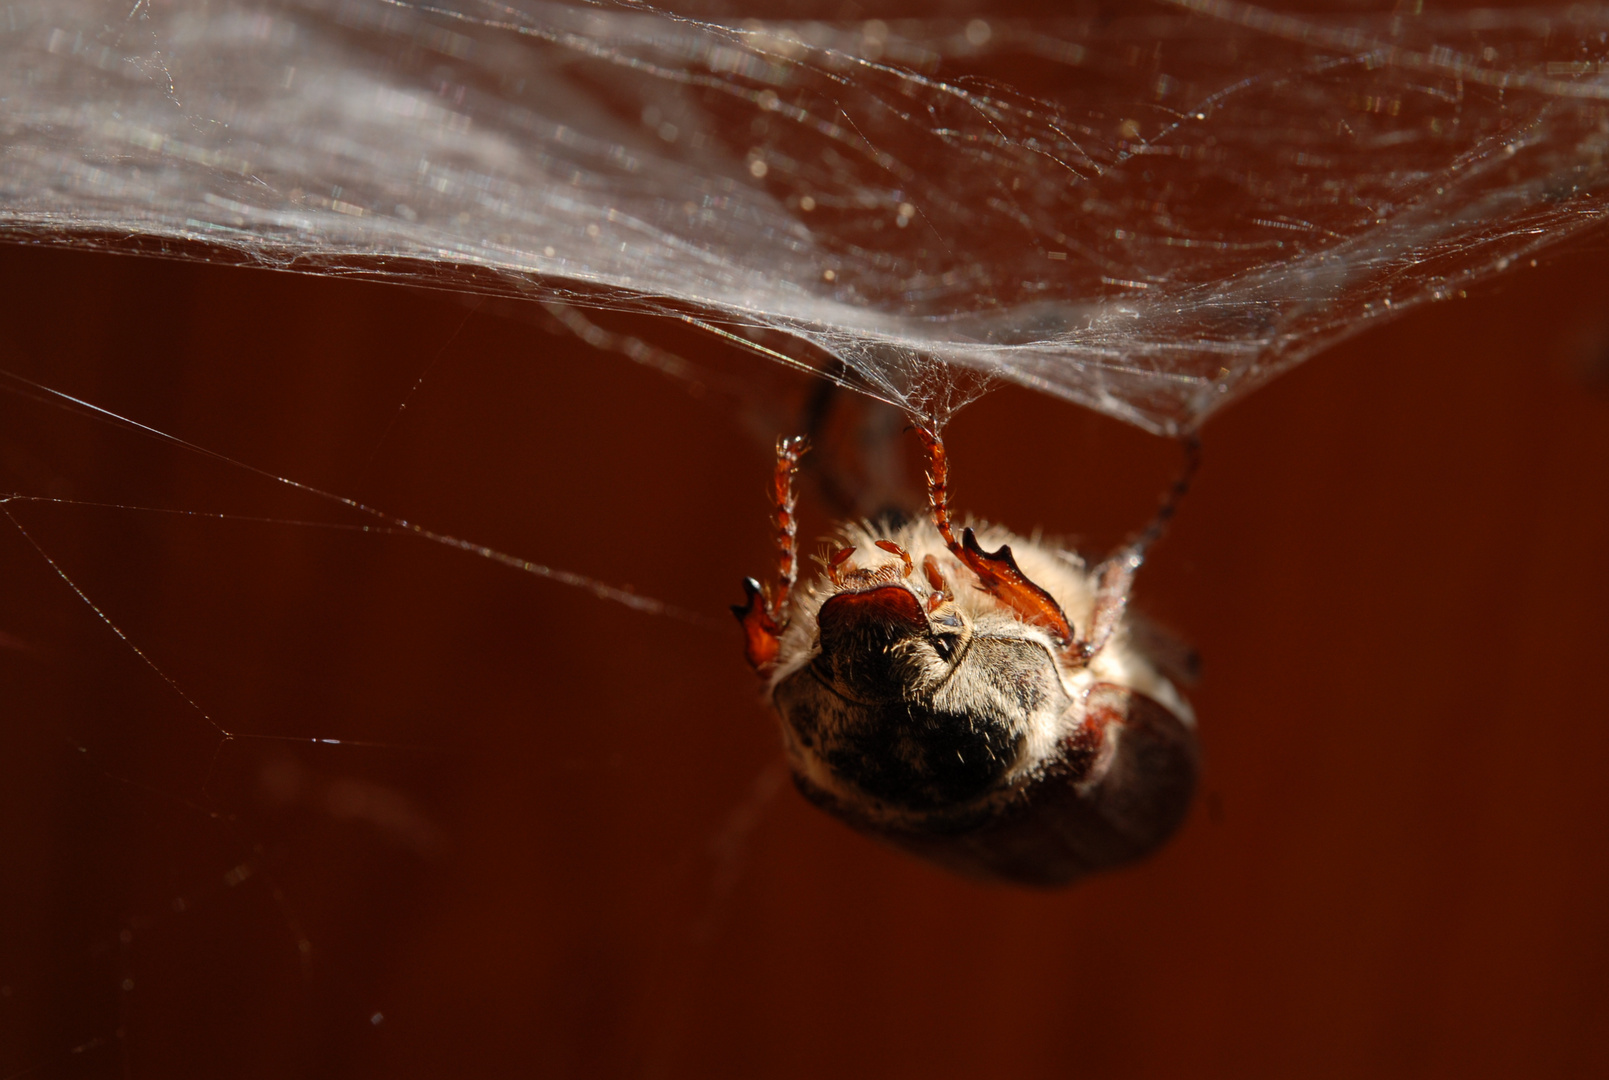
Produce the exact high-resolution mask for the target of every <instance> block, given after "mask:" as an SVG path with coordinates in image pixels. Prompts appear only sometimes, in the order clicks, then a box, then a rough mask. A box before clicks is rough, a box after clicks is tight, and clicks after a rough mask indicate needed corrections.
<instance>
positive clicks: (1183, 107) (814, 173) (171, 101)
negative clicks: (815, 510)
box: [0, 0, 1609, 429]
mask: <svg viewBox="0 0 1609 1080" xmlns="http://www.w3.org/2000/svg"><path fill="white" fill-rule="evenodd" d="M1192 9H1195V10H1192ZM1606 25H1609V14H1606V13H1605V12H1604V11H1603V9H1601V8H1592V7H1588V6H1577V7H1573V8H1570V9H1569V10H1568V11H1565V10H1562V9H1561V10H1559V11H1528V10H1527V11H1514V12H1491V13H1459V14H1441V15H1429V14H1427V15H1422V16H1415V17H1406V16H1390V17H1385V16H1381V17H1377V18H1356V17H1354V18H1349V19H1346V20H1344V21H1338V22H1327V21H1323V20H1318V21H1311V20H1309V21H1300V20H1295V19H1287V18H1280V17H1276V16H1273V15H1269V14H1265V13H1263V12H1260V11H1258V10H1256V9H1251V8H1244V7H1240V6H1237V5H1233V4H1218V3H1210V2H1207V0H1200V2H1197V3H1193V4H1187V5H1184V6H1183V7H1182V8H1170V7H1166V6H1162V7H1158V8H1155V9H1154V10H1148V11H1145V12H1144V13H1142V14H1131V15H1127V16H1124V17H1121V18H1116V19H1097V18H1093V17H1090V18H1077V17H1070V18H1064V19H1057V20H1051V21H1043V20H1040V21H1031V22H1024V21H1012V20H996V21H990V20H986V19H973V20H954V21H948V22H912V23H906V22H899V21H895V22H892V23H884V22H881V21H878V20H871V21H866V22H863V23H860V24H856V25H852V26H851V25H831V24H826V23H766V22H756V21H749V22H744V23H741V24H734V25H712V24H708V23H703V22H695V21H691V20H688V19H682V18H673V17H669V16H666V15H662V14H659V13H655V12H652V11H648V10H645V9H643V8H640V7H636V6H633V5H610V4H600V5H573V6H572V5H563V4H535V3H525V4H513V5H505V4H495V3H484V2H473V0H449V2H445V3H440V4H419V3H410V2H382V0H338V2H336V0H332V2H327V3H326V2H319V0H313V2H305V3H304V2H274V3H268V2H241V3H225V4H209V5H206V6H205V7H203V6H201V5H190V4H183V3H175V4H155V5H153V4H148V3H144V2H140V3H136V4H134V5H133V6H132V10H131V9H130V7H129V5H127V4H125V3H123V2H121V0H117V2H104V3H103V2H96V0H67V2H63V0H39V2H34V3H29V2H23V3H18V4H14V5H12V6H11V7H9V8H8V9H7V22H6V24H5V26H4V27H3V28H0V60H3V61H4V62H3V64H0V94H3V96H4V101H5V107H4V110H3V111H0V124H3V132H4V134H3V139H4V146H5V149H4V158H3V159H0V160H3V162H4V169H3V174H0V225H3V226H4V228H6V230H7V231H8V232H9V233H10V234H11V235H12V236H13V237H18V238H22V237H39V238H43V239H47V240H51V241H62V240H71V241H76V242H78V243H83V244H92V245H94V244H100V245H113V246H124V247H128V246H137V247H142V248H144V249H147V250H148V249H150V248H158V249H160V248H162V247H163V245H164V244H168V245H174V247H173V248H172V250H180V248H179V247H178V245H181V244H182V245H184V246H183V248H182V250H183V252H184V253H186V254H191V255H198V254H199V255H205V256H206V257H211V258H218V259H235V260H240V261H246V262H252V263H259V264H264V265H270V266H279V267H290V268H294V269H301V270H307V271H311V272H321V273H344V274H354V273H355V274H363V275H367V276H382V277H391V278H396V279H401V280H411V281H421V280H422V281H428V282H431V283H435V284H442V285H448V286H451V287H454V288H463V289H477V290H485V291H495V292H507V293H514V294H520V295H546V296H550V297H551V296H576V297H579V298H581V299H584V300H585V301H586V302H588V303H594V304H620V305H630V306H636V307H647V308H653V307H671V308H674V309H677V310H682V311H690V312H693V313H697V314H700V315H702V316H705V317H711V316H718V317H720V318H723V319H726V320H728V321H735V322H738V323H744V324H757V325H762V326H768V327H777V328H782V329H786V330H788V331H790V332H792V333H794V334H796V335H798V336H799V337H802V338H805V339H808V340H810V341H812V342H814V343H815V344H817V345H819V346H820V347H821V348H823V349H824V350H826V351H827V352H828V353H830V354H832V355H835V356H836V357H838V358H840V359H842V360H843V361H844V362H846V363H848V364H849V365H851V366H852V367H853V368H854V369H855V371H857V372H858V373H859V375H860V376H861V377H862V378H863V379H864V380H865V381H866V382H867V383H868V384H870V385H872V386H874V387H877V388H878V389H879V390H880V392H882V393H883V394H885V395H886V396H889V397H892V398H897V399H900V400H905V401H914V402H915V403H916V404H917V405H918V406H922V407H928V408H933V409H936V410H938V411H942V410H943V408H944V406H945V402H944V400H943V396H944V395H943V392H942V390H941V389H940V388H939V387H938V386H936V385H935V384H936V383H942V382H943V381H944V379H943V372H942V371H940V372H937V373H935V372H934V371H932V370H931V364H932V362H935V361H938V362H942V363H944V364H948V365H952V366H964V367H968V368H974V369H977V370H981V371H984V372H987V373H988V374H990V375H992V376H996V377H998V378H1002V379H1010V380H1015V381H1018V382H1022V383H1025V384H1028V385H1031V386H1035V387H1038V388H1042V389H1044V390H1046V391H1047V392H1051V393H1055V394H1059V395H1062V396H1065V397H1068V398H1071V399H1073V400H1076V401H1079V402H1082V403H1084V404H1087V405H1090V406H1093V407H1095V408H1097V409H1100V410H1102V411H1105V412H1108V413H1111V414H1112V415H1115V416H1119V417H1121V418H1124V419H1127V420H1131V421H1134V422H1136V423H1139V424H1142V425H1145V426H1147V427H1150V428H1153V429H1171V428H1177V427H1180V426H1187V425H1190V424H1192V423H1194V422H1195V421H1197V420H1199V419H1200V418H1201V417H1203V416H1205V415H1206V414H1207V413H1209V412H1210V411H1211V410H1213V409H1215V408H1217V407H1219V406H1221V405H1222V404H1224V403H1225V402H1227V401H1229V400H1230V399H1232V398H1233V397H1234V396H1235V394H1236V393H1240V392H1244V391H1245V390H1246V389H1248V388H1249V387H1251V386H1253V385H1255V384H1256V383H1258V382H1259V381H1261V380H1263V379H1266V378H1267V377H1268V376H1270V375H1271V374H1273V373H1275V372H1277V371H1278V370H1280V369H1282V368H1284V367H1287V366H1289V365H1291V364H1293V363H1296V362H1298V361H1299V360H1301V359H1302V358H1303V357H1305V356H1308V355H1310V354H1311V353H1312V352H1313V351H1314V350H1316V349H1318V348H1320V347H1322V346H1324V345H1325V344H1327V343H1330V342H1332V341H1334V340H1335V339H1336V338H1337V337H1339V336H1341V335H1343V334H1344V333H1346V332H1348V331H1351V330H1354V329H1356V328H1357V327H1359V326H1361V325H1364V324H1365V323H1366V322H1367V321H1368V320H1369V319H1371V318H1374V317H1378V316H1380V315H1382V314H1385V313H1388V312H1390V311H1393V310H1400V309H1401V308H1403V307H1405V306H1408V305H1411V304H1413V303H1415V302H1418V301H1421V300H1424V299H1426V298H1428V297H1436V296H1447V295H1450V294H1455V293H1456V292H1457V291H1458V290H1459V289H1460V288H1463V287H1464V286H1465V285H1467V284H1468V283H1469V282H1470V281H1471V280H1473V279H1476V278H1479V277H1481V276H1483V275H1486V274H1490V273H1493V272H1495V271H1497V270H1499V269H1501V268H1503V267H1505V266H1507V265H1509V264H1510V263H1511V262H1512V261H1513V260H1514V259H1515V258H1516V257H1517V256H1519V255H1522V254H1526V253H1529V252H1531V251H1533V250H1535V249H1536V248H1538V247H1540V246H1542V245H1544V244H1547V243H1550V242H1553V241H1555V240H1557V239H1558V238H1559V237H1561V236H1564V235H1566V234H1568V233H1570V232H1571V231H1573V230H1575V229H1578V228H1580V227H1582V226H1583V225H1586V224H1588V223H1589V222H1591V221H1593V220H1595V219H1596V218H1597V217H1598V216H1599V215H1601V214H1602V212H1603V208H1604V205H1605V199H1606V192H1609V188H1606V184H1605V180H1606V178H1605V168H1606V166H1605V162H1604V152H1605V144H1606V141H1609V134H1606V132H1605V127H1604V123H1605V120H1604V118H1605V115H1606V109H1605V99H1606V97H1609V74H1606V72H1605V69H1604V67H1603V65H1604V57H1605V55H1606V49H1609V46H1606V44H1605V40H1604V33H1605V29H1606ZM935 397H936V398H937V399H938V400H936V401H935V400H930V399H933V398H935Z"/></svg>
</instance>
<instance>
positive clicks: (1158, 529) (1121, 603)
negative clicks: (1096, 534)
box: [1073, 435, 1201, 663]
mask: <svg viewBox="0 0 1609 1080" xmlns="http://www.w3.org/2000/svg"><path fill="white" fill-rule="evenodd" d="M1182 441H1183V443H1184V453H1185V461H1184V470H1183V471H1182V472H1181V473H1180V474H1179V478H1178V479H1177V480H1175V481H1174V482H1173V486H1172V487H1171V488H1169V489H1168V493H1167V494H1166V495H1165V496H1163V499H1162V505H1161V506H1160V507H1159V508H1158V509H1157V512H1156V516H1155V517H1153V518H1152V519H1151V523H1150V524H1149V525H1147V526H1146V527H1145V531H1144V532H1142V533H1140V535H1139V536H1137V537H1136V538H1135V539H1134V542H1133V543H1131V544H1129V545H1128V546H1127V547H1125V548H1123V549H1121V550H1120V551H1118V552H1116V553H1115V554H1113V555H1112V556H1111V557H1110V558H1108V559H1107V560H1106V561H1105V562H1104V563H1102V564H1101V566H1100V569H1099V572H1100V584H1099V585H1098V586H1097V588H1096V592H1095V610H1094V612H1093V614H1092V615H1091V617H1090V629H1089V636H1088V637H1087V638H1086V639H1084V640H1082V641H1078V642H1075V643H1074V646H1073V647H1074V650H1075V651H1076V653H1077V654H1078V656H1079V657H1080V658H1081V659H1082V660H1084V661H1085V662H1086V663H1087V662H1088V661H1089V660H1090V659H1091V658H1092V657H1094V656H1095V654H1096V653H1098V652H1100V651H1101V649H1103V648H1105V647H1106V643H1107V642H1108V641H1109V640H1111V637H1112V633H1113V632H1114V631H1115V630H1116V629H1117V624H1118V623H1119V622H1121V621H1122V620H1123V611H1124V609H1126V608H1127V607H1128V602H1129V592H1130V590H1131V589H1133V587H1134V575H1135V573H1136V572H1138V571H1139V569H1140V566H1141V564H1143V563H1144V562H1145V555H1146V552H1147V551H1149V550H1150V548H1151V545H1152V544H1154V543H1156V541H1157V539H1158V538H1159V537H1161V535H1162V533H1163V531H1164V530H1165V529H1166V528H1167V526H1168V522H1170V521H1172V520H1173V515H1174V514H1175V513H1176V512H1177V511H1178V509H1179V503H1180V502H1182V501H1183V500H1184V496H1185V493H1186V492H1188V491H1189V490H1190V481H1191V480H1193V479H1194V478H1195V475H1196V469H1197V468H1198V467H1200V465H1201V440H1200V439H1198V438H1197V437H1196V436H1194V435H1190V436H1188V437H1186V438H1185V439H1184V440H1182Z"/></svg>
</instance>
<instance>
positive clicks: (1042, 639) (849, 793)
mask: <svg viewBox="0 0 1609 1080" xmlns="http://www.w3.org/2000/svg"><path fill="white" fill-rule="evenodd" d="M927 438H928V445H929V450H930V453H931V454H933V458H932V462H933V465H934V469H933V473H932V474H931V475H930V489H931V490H930V502H931V505H932V509H933V514H932V517H931V520H919V521H917V520H898V519H889V520H885V521H882V522H876V523H861V524H855V525H849V526H845V527H843V528H842V529H841V530H840V532H839V534H838V536H837V537H836V538H835V544H836V545H837V546H836V548H835V550H834V552H833V554H831V555H830V556H829V557H828V558H827V559H826V560H825V562H824V568H823V572H822V574H821V575H820V577H819V578H817V579H816V580H814V581H811V582H809V583H807V584H806V585H804V586H803V587H802V588H797V589H795V588H793V584H794V583H793V580H792V574H791V565H792V563H791V559H792V555H791V554H787V555H786V556H785V559H784V566H785V567H787V568H789V571H790V572H788V573H785V574H784V577H783V582H782V584H781V585H780V586H779V588H778V589H777V590H776V591H775V593H766V592H764V591H763V590H761V589H760V587H759V585H758V584H757V583H755V582H753V581H750V582H748V583H747V584H748V589H749V603H748V605H747V606H746V607H743V608H734V611H736V612H737V613H738V615H739V617H740V619H742V620H743V622H744V626H745V629H746V630H747V631H748V642H749V658H750V661H751V662H752V663H754V665H755V667H756V668H757V669H758V670H759V671H760V673H761V674H762V676H763V677H764V678H765V680H766V695H767V698H768V699H769V701H770V703H771V704H772V706H773V707H774V708H775V710H776V713H777V715H778V717H779V718H780V720H781V726H782V734H783V742H784V745H785V747H786V750H787V754H788V759H789V763H790V765H791V767H792V772H793V776H794V780H795V783H796V784H797V785H798V787H799V789H800V791H801V792H803V793H804V795H805V796H806V798H808V799H810V801H812V802H814V803H815V804H817V805H818V806H820V807H822V808H823V809H825V810H827V811H828V812H829V813H832V814H834V815H835V816H837V817H839V818H841V819H842V820H844V821H845V822H847V823H848V824H850V825H851V826H853V827H854V828H856V829H858V830H860V831H861V832H864V833H867V834H869V835H872V836H875V837H877V838H879V839H882V840H884V841H887V842H889V843H892V844H894V845H895V846H897V847H900V848H903V849H905V850H907V851H909V852H912V853H914V854H917V855H919V856H921V857H923V858H926V859H929V860H931V861H933V862H936V863H939V864H941V865H943V866H946V867H948V868H950V869H952V870H955V871H957V872H960V873H963V874H966V875H969V876H973V877H979V878H987V879H995V880H1002V881H1009V882H1014V883H1018V884H1026V885H1037V886H1054V885H1063V884H1067V883H1069V882H1071V881H1074V880H1076V879H1077V878H1079V877H1081V876H1083V875H1085V874H1087V873H1090V872H1092V871H1096V870H1100V869H1104V868H1108V867H1113V866H1118V865H1121V864H1123V863H1126V862H1130V861H1133V860H1135V859H1138V858H1141V857H1143V856H1144V855H1146V854H1148V853H1150V852H1151V851H1153V850H1154V849H1156V848H1157V847H1158V846H1159V845H1161V844H1162V843H1163V842H1164V841H1165V840H1166V839H1167V838H1168V837H1169V836H1170V835H1171V834H1172V833H1173V832H1174V831H1175V830H1176V829H1177V828H1178V826H1179V824H1180V822H1181V821H1182V820H1183V819H1184V816H1185V813H1186V812H1187V810H1188V808H1189V804H1190V799H1191V795H1192V793H1193V791H1194V787H1195V778H1196V771H1197V758H1198V747H1197V742H1196V736H1195V721H1194V716H1193V714H1192V712H1191V709H1190V707H1189V705H1188V704H1187V703H1186V702H1185V700H1184V699H1183V697H1182V696H1180V694H1179V692H1178V690H1177V689H1176V688H1175V687H1174V686H1173V684H1172V683H1171V682H1170V681H1169V680H1168V679H1167V678H1166V677H1165V676H1164V675H1163V674H1162V672H1161V671H1160V670H1159V668H1158V666H1157V665H1156V664H1154V663H1153V662H1152V661H1151V660H1150V659H1149V658H1148V657H1147V656H1146V654H1145V652H1144V651H1143V650H1142V649H1141V648H1139V647H1138V645H1137V644H1136V642H1135V640H1134V637H1135V635H1133V634H1132V633H1131V632H1130V626H1129V617H1128V615H1127V607H1126V605H1127V595H1128V588H1129V585H1130V584H1131V583H1132V578H1133V572H1134V570H1135V569H1136V568H1137V567H1138V565H1139V562H1140V555H1139V554H1138V552H1137V550H1136V549H1134V548H1130V549H1126V550H1125V552H1122V553H1120V554H1119V555H1118V556H1116V557H1114V559H1112V560H1108V561H1107V562H1106V563H1103V564H1101V565H1100V566H1097V567H1095V568H1090V567H1088V566H1087V565H1086V564H1085V563H1084V561H1083V560H1082V559H1081V558H1080V557H1079V556H1077V555H1076V554H1073V553H1071V552H1068V551H1063V550H1060V549H1058V548H1056V547H1054V546H1052V545H1049V544H1045V543H1042V542H1039V541H1036V540H1030V539H1026V538H1023V537H1020V536H1016V535H1013V534H1011V533H1009V532H1007V531H1005V530H1004V529H1000V528H997V527H987V526H981V527H979V528H977V529H976V530H974V529H971V528H968V529H964V530H963V534H962V539H961V540H959V541H958V540H956V538H955V536H954V535H953V532H952V530H951V528H950V522H949V516H948V509H947V505H946V503H945V491H944V478H945V472H944V462H943V457H942V454H943V447H942V444H941V443H938V441H937V438H936V436H931V435H929V436H928V437H927ZM798 452H802V449H801V450H799V451H798ZM793 460H794V461H796V460H797V453H795V455H794V458H793ZM789 479H791V472H790V473H789ZM777 490H778V506H779V521H781V522H784V523H785V525H786V526H787V529H788V530H790V532H789V535H788V536H787V540H788V541H789V542H790V543H791V538H792V537H791V529H792V527H793V526H792V510H793V504H792V500H791V487H787V486H786V485H785V484H784V483H783V469H782V468H781V467H780V466H779V471H778V487H777ZM785 492H786V496H787V497H786V499H785V500H784V493H785ZM991 548H993V549H994V550H992V551H991V550H989V549H991ZM1080 629H1081V630H1082V631H1083V632H1082V633H1080V632H1079V631H1080Z"/></svg>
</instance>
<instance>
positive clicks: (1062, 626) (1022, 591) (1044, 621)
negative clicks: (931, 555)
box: [916, 424, 1073, 647]
mask: <svg viewBox="0 0 1609 1080" xmlns="http://www.w3.org/2000/svg"><path fill="white" fill-rule="evenodd" d="M916 433H917V436H918V437H919V438H920V439H921V440H922V445H923V446H925V447H926V448H927V461H928V472H927V502H928V508H929V509H930V510H931V511H932V513H933V525H934V527H935V528H937V529H938V530H939V536H940V538H942V539H943V540H944V544H945V546H946V547H948V548H949V549H950V552H951V554H953V555H954V556H955V557H956V558H957V559H960V560H961V562H962V564H963V565H965V566H966V567H967V568H968V569H970V570H971V571H972V572H973V573H974V574H976V575H978V583H979V587H981V588H982V589H983V590H984V591H985V592H987V593H988V594H989V595H990V596H993V597H994V598H995V599H996V600H999V601H1000V602H1001V603H1003V604H1005V605H1006V606H1007V607H1009V608H1010V609H1011V610H1012V611H1014V612H1016V614H1017V617H1018V618H1020V619H1022V620H1023V621H1024V622H1030V623H1035V624H1037V625H1039V626H1042V627H1044V628H1045V629H1046V630H1048V631H1050V634H1051V636H1052V637H1054V638H1055V639H1056V641H1057V642H1058V643H1059V644H1060V645H1062V646H1063V647H1066V646H1067V645H1068V644H1069V643H1071V642H1072V641H1073V627H1072V623H1070V622H1069V621H1068V619H1067V615H1066V614H1065V613H1064V612H1063V611H1062V609H1061V605H1060V604H1058V603H1056V600H1055V598H1054V597H1052V596H1051V595H1050V594H1049V593H1048V592H1046V591H1045V590H1044V589H1042V588H1040V587H1039V586H1038V585H1035V584H1034V583H1033V582H1032V581H1030V580H1028V577H1027V575H1026V574H1024V573H1023V572H1022V571H1021V570H1020V569H1019V568H1018V567H1017V560H1016V559H1015V558H1014V557H1013V556H1012V554H1011V548H1010V547H1009V546H1007V545H1002V546H1001V548H1000V550H998V551H984V550H983V547H982V546H981V545H980V544H979V543H978V538H977V537H976V536H975V535H974V534H973V532H972V530H971V529H962V530H961V539H960V541H959V542H957V541H956V539H955V533H954V531H953V529H952V527H951V524H950V506H949V483H950V463H949V459H948V458H947V457H946V456H945V453H944V440H942V439H940V438H939V435H938V432H937V431H931V430H929V429H928V428H927V427H925V426H923V425H920V424H919V425H917V428H916Z"/></svg>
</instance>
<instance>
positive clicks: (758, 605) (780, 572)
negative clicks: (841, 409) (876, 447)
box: [732, 437, 810, 674]
mask: <svg viewBox="0 0 1609 1080" xmlns="http://www.w3.org/2000/svg"><path fill="white" fill-rule="evenodd" d="M809 449H810V445H809V443H808V442H807V441H806V440H805V439H803V438H799V437H794V438H791V439H778V440H777V467H776V472H775V473H773V474H772V491H771V499H772V504H773V505H774V506H775V507H776V512H777V518H776V520H777V584H776V588H774V589H766V588H764V587H763V586H761V585H760V583H759V582H758V581H755V580H754V579H753V578H746V579H744V582H743V591H744V593H745V594H746V600H745V602H744V603H742V604H734V605H732V614H734V615H736V616H737V620H738V622H739V623H741V624H742V625H743V636H744V653H745V655H747V657H748V661H749V664H750V666H752V667H753V668H754V670H755V671H758V672H760V673H761V674H764V673H765V672H766V671H768V670H769V669H770V668H771V666H772V665H773V664H775V663H776V659H777V651H778V649H779V648H780V647H781V644H782V632H783V631H784V630H786V629H787V628H788V596H789V594H790V593H792V591H793V585H794V582H795V581H797V580H798V577H799V522H798V520H797V519H796V518H795V517H794V507H795V506H796V505H797V503H798V495H797V493H796V492H795V491H794V489H793V478H794V475H795V474H796V473H797V472H798V471H799V459H800V458H801V457H803V456H804V454H805V452H806V451H808V450H809Z"/></svg>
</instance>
